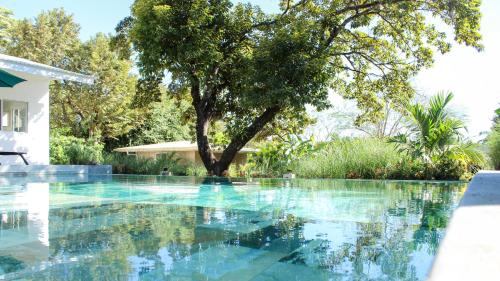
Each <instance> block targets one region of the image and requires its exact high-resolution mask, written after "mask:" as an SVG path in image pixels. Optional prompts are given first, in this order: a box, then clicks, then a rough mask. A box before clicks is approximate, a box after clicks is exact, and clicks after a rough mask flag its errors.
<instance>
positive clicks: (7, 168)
mask: <svg viewBox="0 0 500 281" xmlns="http://www.w3.org/2000/svg"><path fill="white" fill-rule="evenodd" d="M111 173H112V168H111V165H0V176H9V175H53V174H58V175H64V174H89V175H98V174H101V175H104V174H111Z"/></svg>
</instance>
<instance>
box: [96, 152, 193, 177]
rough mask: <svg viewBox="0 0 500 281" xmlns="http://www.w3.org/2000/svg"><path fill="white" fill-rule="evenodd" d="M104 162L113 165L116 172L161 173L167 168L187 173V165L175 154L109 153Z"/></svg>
mask: <svg viewBox="0 0 500 281" xmlns="http://www.w3.org/2000/svg"><path fill="white" fill-rule="evenodd" d="M104 163H106V164H108V165H112V166H113V173H114V174H138V175H159V174H160V173H161V172H162V171H163V169H165V168H167V169H168V170H169V171H170V172H172V173H173V174H175V175H186V166H185V165H182V164H180V163H179V158H178V157H177V156H176V155H175V154H173V153H172V154H162V155H161V156H159V157H157V158H143V157H137V156H135V155H127V154H124V153H109V154H107V155H106V156H105V159H104Z"/></svg>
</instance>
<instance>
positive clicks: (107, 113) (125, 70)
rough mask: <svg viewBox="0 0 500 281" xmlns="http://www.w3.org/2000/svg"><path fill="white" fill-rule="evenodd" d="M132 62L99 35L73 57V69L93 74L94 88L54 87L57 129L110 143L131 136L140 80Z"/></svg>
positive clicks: (72, 55) (136, 119) (75, 86)
mask: <svg viewBox="0 0 500 281" xmlns="http://www.w3.org/2000/svg"><path fill="white" fill-rule="evenodd" d="M131 67H132V63H131V62H130V61H129V60H126V59H120V57H119V54H118V53H117V52H115V51H113V50H112V49H111V45H110V39H109V37H108V36H106V35H104V34H102V33H99V34H97V35H96V36H95V37H94V38H91V39H90V40H89V41H88V42H85V43H84V44H82V45H81V47H80V48H79V49H78V50H76V51H75V52H74V53H73V54H71V64H70V65H69V68H70V69H75V70H78V71H81V72H84V73H92V75H94V76H95V77H96V80H95V81H94V83H93V84H92V85H84V84H81V83H73V82H67V83H62V84H61V83H58V84H55V85H54V90H55V92H57V95H54V96H53V99H52V103H53V104H54V107H53V108H52V118H53V123H52V124H53V126H54V127H55V128H61V129H64V128H69V129H70V131H71V133H72V135H74V136H77V137H83V138H90V139H96V140H99V141H107V140H109V139H113V138H117V137H118V136H121V135H123V134H126V133H128V132H129V131H130V130H131V129H133V128H134V127H135V126H136V125H137V124H138V121H139V120H138V118H137V117H138V110H137V109H134V108H133V106H132V102H133V98H134V95H135V86H136V83H137V77H136V76H135V75H131V74H130V71H131Z"/></svg>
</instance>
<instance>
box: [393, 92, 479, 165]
mask: <svg viewBox="0 0 500 281" xmlns="http://www.w3.org/2000/svg"><path fill="white" fill-rule="evenodd" d="M452 99H453V94H452V93H448V94H443V93H440V94H437V95H435V96H433V97H431V99H430V101H429V104H428V105H427V106H424V105H422V104H418V103H417V104H413V105H409V106H408V108H407V110H408V113H409V119H410V122H411V126H412V127H411V128H410V131H409V132H408V133H407V134H400V135H398V136H395V137H393V138H390V139H389V142H392V143H394V144H396V147H397V148H398V150H399V151H400V152H405V153H407V154H409V155H410V156H411V157H412V158H414V159H416V160H421V161H423V162H424V163H426V164H427V165H429V167H431V168H433V169H434V167H433V166H436V165H437V166H439V165H441V164H443V165H444V164H446V165H448V164H449V165H451V166H455V164H456V163H455V164H454V163H450V161H456V162H457V163H458V164H457V165H458V166H460V165H462V163H463V165H464V166H466V169H467V168H470V169H474V171H477V168H478V167H481V166H483V165H484V163H485V160H484V156H483V154H482V153H481V152H480V151H479V150H478V149H477V146H476V145H475V144H473V143H471V142H463V140H462V131H463V130H465V124H464V122H463V121H462V120H460V119H457V118H453V117H451V116H449V113H448V110H447V106H448V104H449V103H450V101H451V100H452ZM436 171H438V172H442V171H439V168H436Z"/></svg>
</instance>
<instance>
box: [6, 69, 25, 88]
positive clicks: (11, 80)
mask: <svg viewBox="0 0 500 281" xmlns="http://www.w3.org/2000/svg"><path fill="white" fill-rule="evenodd" d="M24 81H26V80H24V79H23V78H19V77H17V76H14V75H12V74H10V73H8V72H7V71H3V70H1V69H0V87H4V88H5V87H9V88H12V87H14V86H15V85H16V84H19V83H21V82H24Z"/></svg>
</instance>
